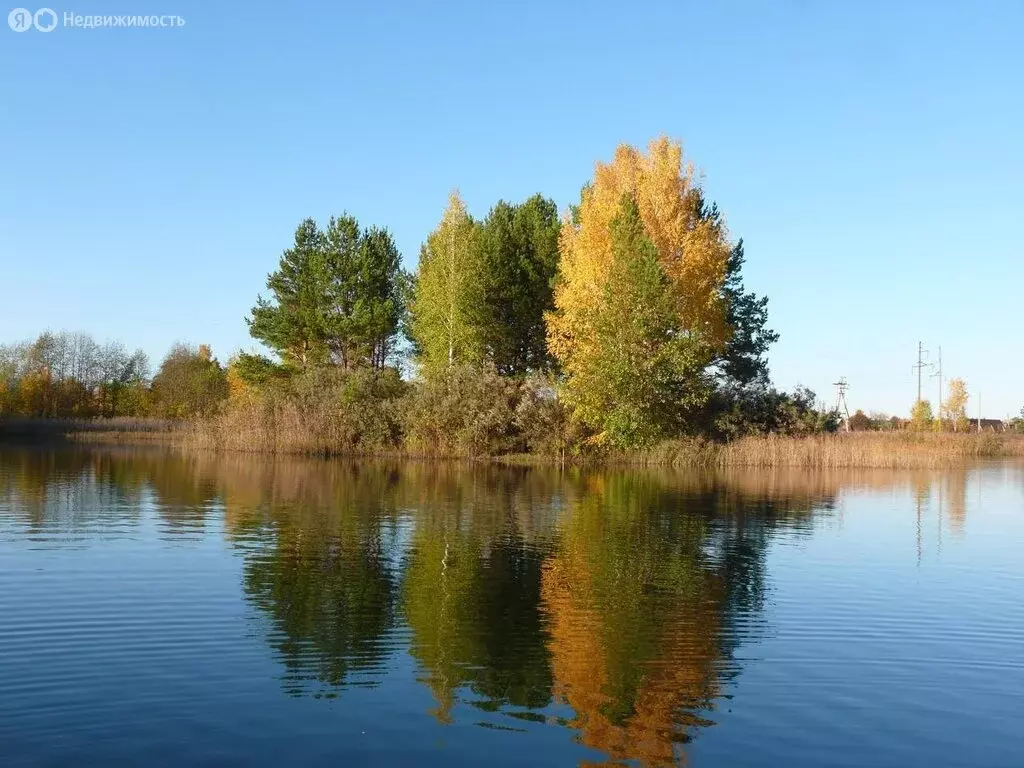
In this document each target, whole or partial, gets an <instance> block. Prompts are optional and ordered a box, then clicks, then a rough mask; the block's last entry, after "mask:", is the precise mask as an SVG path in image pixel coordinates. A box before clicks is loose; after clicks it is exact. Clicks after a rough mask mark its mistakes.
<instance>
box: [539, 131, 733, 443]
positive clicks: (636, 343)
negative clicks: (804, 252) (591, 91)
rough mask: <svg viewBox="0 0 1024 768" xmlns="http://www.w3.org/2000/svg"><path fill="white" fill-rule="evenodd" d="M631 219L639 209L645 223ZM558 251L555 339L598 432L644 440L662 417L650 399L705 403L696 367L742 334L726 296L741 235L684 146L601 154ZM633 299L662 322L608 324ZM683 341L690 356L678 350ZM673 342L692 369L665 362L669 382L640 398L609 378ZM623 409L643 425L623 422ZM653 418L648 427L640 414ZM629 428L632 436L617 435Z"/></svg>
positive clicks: (578, 402) (570, 394)
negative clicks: (735, 238) (732, 234)
mask: <svg viewBox="0 0 1024 768" xmlns="http://www.w3.org/2000/svg"><path fill="white" fill-rule="evenodd" d="M630 218H635V219H638V222H637V223H638V225H639V228H640V230H641V231H640V232H636V231H635V230H636V229H637V227H636V226H631V225H630V223H629V220H630ZM559 251H560V264H559V279H558V283H557V286H556V289H555V295H554V304H555V309H554V311H553V312H551V313H549V315H548V317H547V321H548V346H549V349H550V351H551V353H552V354H553V355H554V357H555V358H556V359H557V360H558V361H559V363H560V364H561V366H562V370H563V372H564V373H565V376H566V387H565V392H564V394H565V397H566V400H567V402H568V403H569V405H570V406H571V407H572V408H573V409H574V411H575V413H576V415H577V418H579V419H580V420H581V421H583V422H584V423H586V424H588V425H589V426H591V427H593V428H594V429H595V430H596V431H597V432H598V435H597V439H598V440H599V441H603V440H605V439H610V440H611V441H612V442H619V443H624V444H629V443H630V442H632V443H634V444H635V443H636V442H637V441H638V440H639V441H641V442H642V441H645V440H649V439H651V438H652V437H655V436H657V430H656V429H653V428H652V427H654V426H656V421H659V420H661V419H659V420H655V419H653V418H651V416H650V414H648V412H647V411H648V404H649V403H652V402H658V403H660V404H662V405H664V404H666V403H668V404H670V405H671V404H672V403H676V402H679V401H680V398H682V400H684V401H686V407H692V406H693V405H695V404H697V403H699V401H700V398H694V397H692V396H690V395H689V394H687V393H688V392H691V391H692V390H693V389H694V388H697V389H700V388H701V387H700V382H699V381H697V380H696V379H695V378H694V372H695V371H698V370H701V369H702V368H703V367H705V366H706V365H708V364H710V362H711V360H712V358H713V356H714V354H715V353H716V352H717V351H720V350H721V349H722V348H724V346H725V345H726V344H727V342H728V341H729V338H730V335H731V329H730V327H729V324H728V322H727V312H728V306H727V303H726V301H725V299H724V297H723V294H722V286H723V282H724V280H725V278H726V274H727V271H728V267H729V255H730V252H731V245H730V243H729V241H728V234H727V232H726V230H725V227H724V225H723V224H722V222H721V219H720V217H717V216H709V215H707V210H706V208H705V207H704V205H703V196H702V194H701V189H700V185H699V183H698V180H697V178H696V175H695V173H694V170H693V167H692V165H690V164H688V163H687V164H684V162H683V152H682V147H681V145H680V144H679V143H678V142H674V141H671V140H669V139H667V138H659V139H656V140H654V141H652V142H651V144H650V145H649V147H648V151H647V153H646V154H644V153H643V152H641V151H639V150H638V149H636V148H634V147H631V146H626V145H623V146H620V147H619V148H618V149H617V150H616V152H615V157H614V158H613V160H612V162H611V163H608V164H603V163H598V164H597V166H596V168H595V173H594V179H593V181H592V182H591V183H590V184H588V186H586V187H585V188H584V190H583V192H582V195H581V200H580V204H579V207H578V208H577V209H576V210H575V211H574V214H573V216H572V217H571V218H569V219H567V220H566V222H565V225H564V226H563V227H562V231H561V235H560V241H559ZM628 262H633V265H632V266H628ZM645 262H646V263H645ZM624 265H626V266H624ZM652 268H653V270H654V274H653V275H652V274H651V270H652ZM623 275H626V276H631V275H633V276H635V275H644V276H645V282H644V283H643V284H642V285H641V284H640V283H638V282H637V281H636V280H635V279H632V278H631V279H626V280H623V279H622V277H623ZM617 279H618V280H619V284H617V285H613V284H612V283H613V282H614V281H615V280H617ZM623 302H625V303H626V304H629V303H634V304H635V305H636V308H637V310H638V311H639V312H647V311H649V309H650V308H651V306H652V305H653V304H655V303H656V304H657V305H658V307H659V309H658V318H657V321H656V322H644V323H643V324H642V325H643V326H644V330H643V333H641V334H637V333H626V334H618V333H608V332H607V329H608V327H609V325H610V322H609V317H608V314H609V312H610V311H612V308H613V305H618V306H617V307H614V311H616V312H617V313H619V314H621V310H622V306H621V305H622V304H623ZM666 308H667V313H666V312H665V309H666ZM611 324H612V325H620V324H619V323H618V321H614V320H613V321H611ZM684 343H685V345H686V346H687V350H686V352H685V354H683V353H682V351H681V350H680V349H679V347H680V345H681V344H684ZM666 344H672V345H675V347H676V349H675V350H674V351H673V352H672V354H671V355H669V357H670V358H674V359H677V360H680V361H683V362H682V365H683V366H684V367H685V371H686V376H685V377H684V376H677V377H673V376H671V375H669V376H666V375H665V372H664V371H663V370H662V371H660V372H659V374H658V375H657V376H656V377H651V378H657V379H658V381H657V382H655V383H654V385H656V386H657V387H658V391H656V392H655V391H652V392H642V393H639V394H638V396H637V397H636V398H632V397H631V393H630V392H628V391H623V390H622V388H616V387H614V386H608V384H607V377H605V376H604V375H602V371H605V370H607V369H608V368H609V367H614V363H615V362H616V361H619V362H622V361H628V360H635V359H638V358H639V359H643V358H649V359H655V358H656V357H657V356H658V355H659V354H660V353H661V351H662V349H663V346H664V345H666ZM624 346H629V349H628V350H627V349H624V348H623V347H624ZM701 361H703V363H701ZM684 379H685V380H684ZM623 381H624V382H625V381H626V380H625V379H624V380H623ZM691 384H693V385H694V386H690V385H691ZM595 386H598V387H600V388H601V390H595ZM663 410H664V409H663ZM603 414H617V415H615V416H614V417H613V418H614V419H615V420H616V422H617V423H618V427H615V428H610V427H611V425H609V424H607V423H605V421H606V420H605V417H604V415H603ZM624 414H625V415H626V416H623V415H624ZM662 416H664V413H663V414H662ZM623 419H625V420H632V421H634V422H637V423H636V424H634V425H633V427H629V428H626V429H625V430H624V432H623V430H621V429H619V427H621V426H622V424H621V422H622V421H623ZM645 419H646V420H647V421H648V422H650V424H648V425H647V426H645V425H643V424H642V423H640V422H643V421H644V420H645ZM620 432H621V433H622V434H624V435H626V436H627V437H626V438H625V439H616V434H617V433H620Z"/></svg>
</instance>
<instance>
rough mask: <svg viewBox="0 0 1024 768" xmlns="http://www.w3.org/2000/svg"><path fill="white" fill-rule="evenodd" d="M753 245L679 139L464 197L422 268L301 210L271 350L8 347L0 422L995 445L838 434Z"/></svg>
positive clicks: (209, 444)
mask: <svg viewBox="0 0 1024 768" xmlns="http://www.w3.org/2000/svg"><path fill="white" fill-rule="evenodd" d="M744 262H745V253H744V247H743V241H742V240H734V239H733V237H732V235H731V234H730V232H729V231H728V229H727V227H726V223H725V218H724V216H723V214H722V213H721V212H720V211H719V209H718V208H717V206H715V205H714V204H713V203H711V202H710V201H708V200H707V199H706V198H705V195H704V191H703V189H702V187H701V184H700V177H699V176H698V174H696V173H695V171H694V170H693V167H692V166H691V165H690V164H689V163H687V162H686V161H684V158H683V155H682V148H681V146H680V145H679V144H677V143H674V142H672V141H669V140H668V139H658V140H656V141H654V142H652V143H651V144H650V146H649V147H648V150H647V151H646V152H643V151H640V150H638V149H636V148H633V147H629V146H622V147H620V148H619V149H618V150H617V151H616V153H615V155H614V157H613V159H612V160H611V162H609V163H598V164H597V165H596V167H595V173H594V177H593V178H592V179H591V180H590V181H588V182H587V183H586V184H585V185H584V187H583V190H582V192H581V195H580V199H579V202H578V204H576V205H574V206H572V207H571V208H570V209H569V211H568V212H567V213H566V215H565V216H564V217H562V218H561V219H560V218H559V216H558V212H557V208H556V206H555V204H554V203H553V202H552V201H551V200H548V199H546V198H544V197H543V196H541V195H535V196H533V197H531V198H529V199H527V200H525V201H524V202H522V203H511V202H507V201H499V202H497V203H496V204H495V205H494V206H493V207H492V208H491V210H490V211H489V212H488V213H487V215H486V216H484V217H483V218H482V219H478V218H474V217H473V216H472V215H471V214H470V213H469V211H468V210H467V208H466V206H465V204H464V203H463V201H462V200H461V198H460V197H459V195H458V193H457V192H453V193H452V195H451V196H450V199H449V202H448V206H447V208H446V209H445V211H444V212H443V214H442V216H441V219H440V221H439V223H438V225H437V227H436V229H435V230H434V231H433V232H431V233H430V234H429V235H427V237H426V238H425V240H424V243H423V245H422V247H421V249H420V254H419V260H418V265H417V267H416V269H415V271H414V272H413V273H407V272H406V271H404V270H403V269H402V266H401V258H400V255H399V253H398V250H397V248H396V246H395V244H394V241H393V240H392V237H391V235H390V233H389V232H388V231H387V230H386V229H383V228H380V227H376V226H371V227H364V226H362V225H360V223H359V222H358V221H357V220H356V219H355V218H354V217H353V216H351V215H348V214H343V215H341V216H338V217H333V218H331V219H330V220H329V221H328V222H327V223H326V225H325V226H320V225H319V224H318V223H317V222H315V221H313V220H312V219H307V220H305V221H303V222H301V223H300V225H299V226H298V228H297V229H296V231H295V235H294V239H293V242H292V245H291V246H290V247H289V248H287V249H286V250H285V251H284V253H283V254H282V256H281V258H280V261H279V264H278V267H277V269H276V270H275V271H274V272H272V273H271V274H270V275H269V277H268V279H267V295H266V296H260V297H257V299H256V303H255V306H254V307H253V308H252V310H251V312H250V313H249V316H248V317H247V318H246V322H247V323H248V328H249V332H250V334H251V336H252V337H253V339H254V340H256V341H257V342H259V343H260V344H261V345H262V347H263V348H264V349H265V350H267V351H268V352H269V353H270V354H264V353H259V352H242V353H239V354H237V355H235V356H233V357H232V358H231V359H230V360H229V361H228V362H227V364H226V365H224V364H221V362H219V361H218V360H217V359H216V358H215V357H214V356H213V354H212V351H211V350H210V348H209V347H207V346H202V345H200V346H190V345H186V344H177V345H175V346H174V347H173V348H172V349H171V350H170V352H169V353H168V354H167V356H166V357H165V358H164V360H163V361H162V362H161V364H160V365H159V367H158V369H157V371H156V373H155V374H154V375H152V376H151V375H150V370H149V362H148V360H147V359H146V356H145V355H144V354H143V353H142V352H141V351H136V352H135V353H128V352H127V350H126V349H125V348H124V347H123V346H121V345H120V344H118V343H116V342H107V343H97V342H95V341H94V340H93V339H92V338H91V337H89V336H87V335H85V334H68V333H59V334H53V333H44V334H43V335H41V336H40V337H39V338H38V339H36V340H35V341H33V342H27V343H24V344H20V345H14V346H8V347H0V417H3V416H7V417H8V418H10V417H22V418H25V417H28V418H36V419H48V420H52V419H90V418H97V417H103V418H106V419H118V418H125V417H134V418H138V417H152V418H156V419H161V420H174V421H175V422H176V424H177V426H176V428H175V429H174V431H173V436H174V439H175V440H176V441H177V442H179V443H180V444H182V445H184V446H187V447H196V448H209V449H218V450H232V451H251V452H274V453H306V454H318V455H340V454H376V455H416V456H459V457H483V456H487V457H493V456H499V457H500V456H506V457H517V458H522V457H526V458H527V459H532V460H551V459H557V460H559V461H570V460H571V461H589V460H609V461H615V460H624V459H629V458H633V459H635V460H637V461H641V462H646V461H657V460H662V461H665V462H667V463H693V464H698V463H699V464H715V465H718V464H740V465H757V466H762V465H767V464H786V465H793V466H799V465H803V464H805V463H807V462H813V461H814V460H813V458H812V457H813V456H816V455H817V456H819V457H820V458H819V459H818V460H817V461H818V463H819V464H822V465H827V466H852V465H854V463H855V462H857V461H863V462H867V464H865V466H894V464H891V463H884V461H886V460H883V458H881V457H882V456H883V455H884V454H887V453H894V452H896V453H900V454H902V455H908V456H909V455H917V454H922V455H923V454H929V455H930V454H931V452H933V451H939V452H940V453H942V454H943V455H959V454H961V453H962V454H965V455H967V454H970V455H981V454H985V455H989V454H993V453H999V452H1001V451H1003V450H1004V449H1002V448H1000V449H999V450H996V449H995V448H993V447H992V444H991V443H985V442H984V441H975V442H974V443H970V442H968V441H959V440H951V441H942V440H940V441H933V442H928V441H923V442H918V443H915V442H913V441H911V440H909V438H904V437H900V438H898V439H897V438H893V439H888V438H884V437H879V438H878V439H872V440H868V439H860V438H858V439H855V440H851V439H848V438H839V437H827V436H828V435H831V434H832V433H835V432H836V431H837V429H838V428H839V426H840V424H841V421H840V415H839V414H838V412H836V411H834V410H830V409H827V408H825V407H824V406H822V405H821V404H819V403H818V402H817V401H816V398H815V395H814V393H813V392H810V391H809V390H806V389H802V388H797V389H796V390H795V391H793V392H781V391H779V390H777V389H775V388H774V387H773V386H772V384H771V382H770V379H769V374H768V360H767V354H768V350H769V348H770V347H771V345H772V344H773V343H774V342H775V341H776V340H777V339H778V335H777V334H776V333H775V332H774V331H773V330H771V328H770V327H769V325H768V300H767V298H766V297H763V296H758V295H756V294H754V293H752V292H750V291H749V290H748V289H747V288H746V286H745V285H744V281H743V265H744ZM951 403H952V405H954V406H959V408H958V409H956V408H954V409H949V410H948V413H944V414H943V415H945V416H948V419H949V423H950V424H953V425H955V426H956V427H957V428H960V427H963V426H964V419H963V408H962V403H960V402H959V401H957V400H952V399H951ZM917 410H922V408H921V406H920V404H919V406H918V408H917ZM855 418H858V419H860V421H863V420H867V417H864V416H863V414H859V415H858V417H855ZM853 421H854V419H851V426H853ZM860 421H859V423H860ZM867 421H868V424H869V425H873V424H874V422H871V421H870V420H867ZM924 421H925V418H924V416H922V415H921V414H918V413H916V411H915V418H914V419H913V420H912V421H911V422H910V424H911V425H913V426H915V427H916V426H918V425H919V423H924ZM927 421H928V423H929V425H931V424H935V423H937V424H938V425H939V426H940V427H941V426H942V425H943V424H944V423H945V422H944V421H943V420H941V419H935V420H932V419H928V420H927ZM878 426H879V427H883V426H884V427H885V428H887V429H890V428H903V427H905V426H907V424H905V423H901V422H899V420H897V421H896V422H893V421H891V420H889V421H886V422H885V424H881V423H879V425H878ZM155 431H158V432H159V431H162V430H155ZM918 431H924V430H918ZM786 438H800V439H801V440H800V441H794V440H787V439H786ZM807 438H813V439H807ZM915 446H916V447H915ZM986 446H987V447H986ZM892 461H895V459H892Z"/></svg>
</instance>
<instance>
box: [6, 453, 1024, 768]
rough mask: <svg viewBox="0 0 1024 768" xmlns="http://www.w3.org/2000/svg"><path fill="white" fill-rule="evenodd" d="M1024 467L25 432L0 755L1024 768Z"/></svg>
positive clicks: (11, 532) (12, 466)
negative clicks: (436, 453)
mask: <svg viewBox="0 0 1024 768" xmlns="http://www.w3.org/2000/svg"><path fill="white" fill-rule="evenodd" d="M1022 720H1024V469H1022V468H1021V467H1019V466H1016V467H1015V466H1013V465H992V466H985V467H979V468H975V469H971V470H960V471H952V472H920V473H890V472H851V473H829V472H824V473H822V472H817V473H810V472H796V471H778V472H772V473H759V472H749V471H736V472H727V473H719V474H714V473H711V474H686V473H679V472H667V471H635V470H630V471H627V470H610V471H587V472H580V471H565V472H561V473H560V472H558V471H557V470H551V469H515V468H498V467H493V466H455V465H437V464H415V463H410V464H403V465H386V464H374V463H346V462H338V461H334V462H326V461H325V462H320V461H311V460H308V461H307V460H278V461H272V460H262V459H254V458H251V457H239V456H227V457H215V456H206V457H199V458H196V457H191V458H182V457H180V456H177V455H174V454H168V453H165V452H161V451H157V450H153V451H131V450H127V449H122V450H114V449H96V450H90V449H85V448H64V449H57V450H53V449H45V450H44V449H38V448H36V449H13V448H7V449H3V450H0V764H2V765H3V766H12V765H33V766H35V765H83V764H96V765H118V764H146V765H165V764H190V765H201V764H207V765H209V764H215V765H231V764H235V765H243V764H244V765H282V764H285V765H296V764H313V763H315V764H325V765H326V764H327V763H328V762H332V763H338V762H339V761H342V762H343V764H369V763H370V762H371V761H374V763H375V764H384V765H388V764H390V765H446V766H447V765H452V764H465V765H484V764H486V765H531V766H532V765H579V764H587V765H591V764H603V763H606V762H608V763H613V764H618V763H627V764H638V765H651V766H655V765H674V764H688V765H693V766H734V765H787V766H819V765H837V766H863V765H872V766H911V765H922V766H924V765H927V766H1018V767H1019V766H1021V765H1024V722H1022Z"/></svg>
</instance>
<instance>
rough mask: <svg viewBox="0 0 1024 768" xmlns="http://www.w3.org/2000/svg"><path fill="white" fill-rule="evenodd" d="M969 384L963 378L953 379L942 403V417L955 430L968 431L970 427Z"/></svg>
mask: <svg viewBox="0 0 1024 768" xmlns="http://www.w3.org/2000/svg"><path fill="white" fill-rule="evenodd" d="M967 400H968V394H967V385H966V384H965V383H964V380H963V379H951V380H950V382H949V394H948V395H946V402H944V403H943V404H942V417H943V418H944V419H945V420H947V421H948V422H949V423H950V424H951V425H952V426H953V431H954V432H966V431H967V430H968V428H969V423H968V420H967Z"/></svg>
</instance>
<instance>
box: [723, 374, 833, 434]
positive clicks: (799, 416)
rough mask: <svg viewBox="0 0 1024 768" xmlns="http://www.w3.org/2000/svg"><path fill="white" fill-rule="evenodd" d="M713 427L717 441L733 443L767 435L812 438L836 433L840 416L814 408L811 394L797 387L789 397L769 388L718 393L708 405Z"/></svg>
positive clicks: (820, 408)
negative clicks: (718, 438) (816, 435)
mask: <svg viewBox="0 0 1024 768" xmlns="http://www.w3.org/2000/svg"><path fill="white" fill-rule="evenodd" d="M710 414H711V421H712V427H711V429H710V430H709V432H710V433H711V434H712V435H714V436H717V437H722V438H725V439H729V440H734V439H737V438H740V437H747V436H752V435H765V434H769V433H774V434H779V435H797V436H799V435H813V434H818V433H822V432H835V431H836V430H837V429H839V425H840V417H839V412H838V411H835V410H827V409H825V408H824V407H822V406H820V405H818V404H817V401H816V397H815V394H814V392H812V391H811V390H810V389H807V388H806V387H796V389H794V391H793V392H792V393H788V392H779V391H778V390H776V389H773V388H771V387H752V388H732V389H722V390H719V391H718V392H717V393H716V394H715V396H714V398H713V399H712V402H711V408H710Z"/></svg>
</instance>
